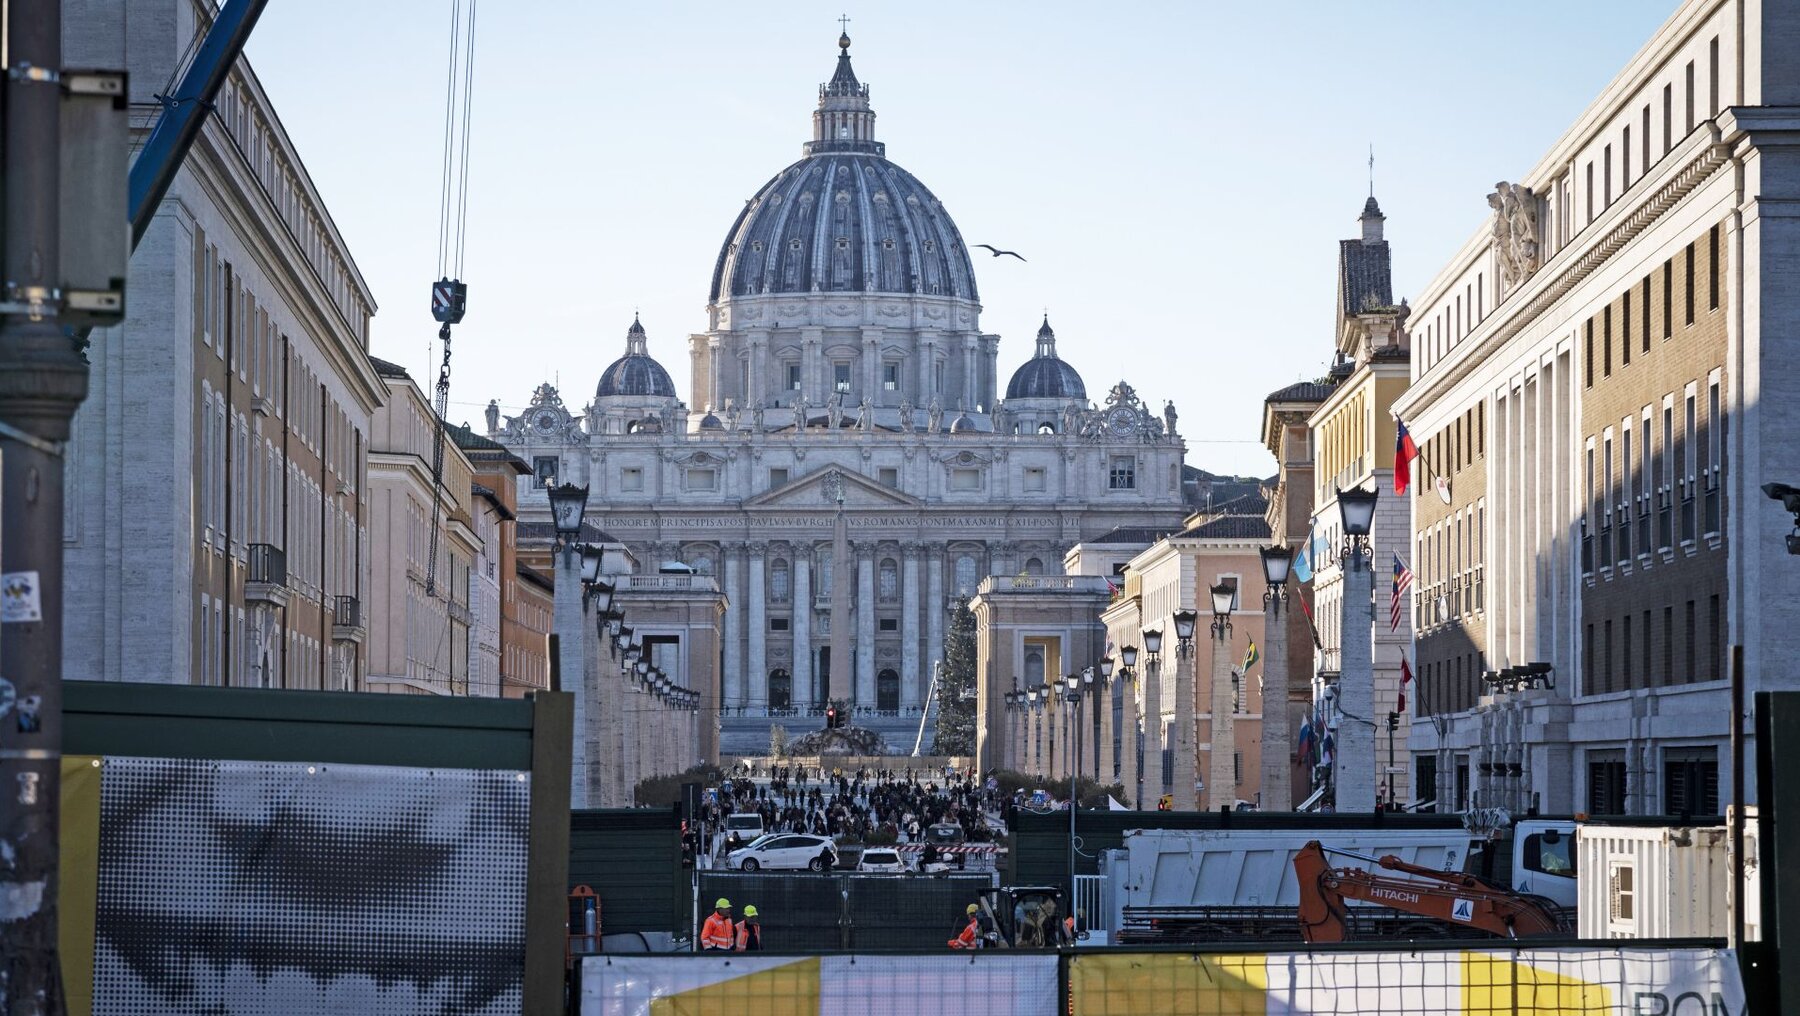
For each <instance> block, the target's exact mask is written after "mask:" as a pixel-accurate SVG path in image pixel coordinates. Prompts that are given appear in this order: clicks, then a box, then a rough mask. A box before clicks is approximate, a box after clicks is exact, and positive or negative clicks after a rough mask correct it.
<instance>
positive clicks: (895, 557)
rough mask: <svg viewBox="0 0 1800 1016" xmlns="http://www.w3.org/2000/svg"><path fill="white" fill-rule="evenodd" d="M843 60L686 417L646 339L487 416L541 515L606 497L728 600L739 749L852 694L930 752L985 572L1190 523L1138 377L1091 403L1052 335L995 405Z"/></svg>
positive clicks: (984, 364)
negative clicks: (560, 495)
mask: <svg viewBox="0 0 1800 1016" xmlns="http://www.w3.org/2000/svg"><path fill="white" fill-rule="evenodd" d="M839 45H840V53H839V56H838V64H837V68H836V72H835V73H834V75H833V76H832V79H831V80H830V82H828V83H827V84H825V85H823V86H821V90H820V97H819V108H818V110H817V111H816V112H815V114H814V118H813V119H814V131H813V139H812V140H811V141H810V142H808V143H807V144H806V145H805V147H804V154H803V157H802V158H801V159H800V160H799V161H798V162H796V163H794V164H793V165H792V166H789V167H788V168H787V169H784V170H782V171H781V173H779V174H778V175H777V176H776V177H775V178H774V179H772V180H770V181H769V182H768V183H767V184H765V185H764V186H763V188H762V189H761V190H760V191H758V192H757V193H756V194H755V195H754V196H753V197H752V198H751V199H750V201H749V202H748V203H746V205H745V206H744V209H743V211H742V212H741V213H740V214H739V215H738V218H737V221H736V222H735V223H733V225H732V226H731V228H730V230H729V232H728V234H727V237H726V240H725V243H724V245H723V246H722V248H721V250H720V252H719V258H718V262H717V267H716V269H715V272H714V276H713V279H712V285H711V291H710V295H709V298H708V302H707V307H706V319H707V330H706V331H704V332H701V333H698V334H695V335H693V336H691V337H690V338H689V340H688V352H689V357H690V362H691V364H692V367H693V370H692V387H691V389H690V392H689V400H688V401H687V402H683V401H682V400H681V399H680V397H679V396H678V395H677V393H676V391H675V388H674V385H673V382H672V381H671V379H670V378H669V376H668V373H667V371H665V370H664V369H663V368H662V366H661V365H660V364H659V363H658V362H657V361H656V360H655V359H654V357H652V356H651V353H650V337H649V334H648V330H647V329H645V328H644V327H643V325H642V324H641V323H640V322H633V323H632V325H631V327H630V329H629V330H628V331H627V335H626V348H625V355H624V356H622V357H620V358H619V359H618V360H617V361H616V362H614V363H613V364H612V365H611V366H610V367H608V368H607V369H606V370H605V371H604V372H603V373H602V374H601V378H600V381H599V384H598V386H597V388H596V390H595V395H594V399H593V401H592V402H591V403H589V404H588V405H587V406H585V407H584V408H582V409H580V410H575V409H573V408H571V407H570V406H568V405H566V404H565V403H564V400H563V396H562V394H561V393H560V392H558V391H557V390H556V389H555V388H553V387H552V386H550V385H543V386H541V387H540V388H539V389H538V390H537V392H536V393H535V395H534V396H533V398H532V400H531V403H530V405H529V406H528V407H527V408H526V409H525V411H524V412H522V413H519V414H517V415H513V416H506V417H503V416H502V414H501V413H500V411H499V409H498V406H493V407H490V410H489V414H488V428H489V436H490V437H492V438H494V439H495V440H497V441H499V442H501V443H502V444H504V445H506V447H508V448H509V449H511V450H512V451H513V452H514V453H515V454H517V455H519V456H520V458H522V459H523V460H524V461H526V462H528V463H530V464H531V465H532V469H533V475H532V477H530V478H528V479H526V480H524V481H523V482H522V483H521V489H520V505H521V508H520V511H521V515H522V517H523V518H526V519H535V520H543V519H547V517H548V515H547V504H546V501H545V497H544V486H545V484H546V483H547V482H548V481H550V480H551V478H554V479H556V480H558V481H567V482H573V483H576V484H580V485H585V486H587V487H588V489H589V508H588V518H589V519H590V520H592V521H593V523H594V524H595V526H597V527H598V528H599V529H602V530H604V531H605V532H606V533H608V534H611V537H612V538H615V539H617V540H619V541H621V542H623V543H624V544H626V545H627V546H628V547H629V548H630V550H631V553H632V556H633V557H635V558H636V559H638V560H639V561H640V562H641V563H640V568H641V569H644V570H648V571H652V572H655V571H659V570H661V569H662V568H663V567H664V566H665V565H666V564H669V563H675V564H680V565H682V566H685V567H688V568H691V569H693V570H694V572H695V573H697V574H700V575H704V576H708V577H710V578H711V579H712V580H713V581H715V582H717V583H718V584H719V587H720V589H721V591H722V593H723V595H724V597H725V600H726V602H727V603H728V604H729V606H728V607H727V608H726V610H725V613H724V616H723V619H722V622H721V630H720V632H719V636H718V637H719V640H720V654H719V665H720V668H721V670H720V674H719V677H718V681H717V687H716V689H714V690H712V691H710V692H709V694H710V695H712V696H715V697H716V698H715V699H714V700H715V701H716V703H717V708H718V710H719V715H720V723H721V727H722V730H723V734H722V735H721V736H722V737H723V738H724V740H725V742H726V751H727V752H728V753H731V752H737V751H744V752H749V753H760V752H763V751H765V750H766V749H767V745H768V727H769V725H770V722H771V718H776V717H784V716H791V715H794V714H796V713H799V714H816V713H817V712H819V711H821V710H822V708H823V706H824V705H825V703H826V702H828V701H831V700H843V701H846V702H847V703H849V704H850V706H851V708H852V709H853V710H854V712H855V714H856V715H857V722H858V723H860V724H863V725H866V726H871V727H874V728H876V729H879V730H881V731H882V732H883V733H884V736H886V737H887V739H888V743H889V747H890V748H893V749H897V748H899V747H900V746H901V745H902V744H904V745H906V746H908V747H910V744H911V740H912V732H914V731H916V728H917V725H918V722H919V716H920V713H921V711H922V710H923V709H924V708H925V706H926V701H927V695H928V692H929V689H930V683H931V673H932V666H933V664H934V662H936V661H938V660H941V659H942V657H943V640H944V630H945V626H946V621H947V607H948V605H949V603H950V602H951V600H952V598H954V597H956V596H959V595H973V594H974V593H975V592H976V589H977V586H978V584H979V583H980V581H981V580H982V578H983V577H985V576H989V575H1004V576H1012V575H1019V574H1025V575H1054V574H1056V573H1057V572H1058V571H1060V567H1061V561H1062V558H1063V554H1064V552H1065V550H1066V549H1067V548H1069V547H1070V546H1072V545H1073V544H1075V543H1077V542H1079V541H1081V540H1082V539H1084V538H1088V537H1091V536H1095V535H1098V534H1101V533H1105V532H1107V531H1109V530H1111V529H1114V528H1116V527H1119V526H1139V525H1172V524H1175V523H1178V522H1179V519H1180V518H1181V516H1182V514H1183V511H1182V507H1181V506H1182V503H1183V500H1182V465H1181V463H1182V457H1183V451H1184V448H1183V444H1182V442H1181V439H1180V437H1179V435H1178V434H1177V433H1176V432H1175V430H1174V427H1173V424H1174V422H1175V416H1174V411H1173V407H1165V409H1166V411H1165V412H1156V411H1153V410H1151V409H1150V408H1149V407H1147V406H1146V405H1145V404H1144V403H1143V402H1142V401H1141V400H1140V398H1139V397H1138V395H1137V393H1136V392H1135V390H1134V389H1133V388H1132V387H1131V386H1130V385H1129V384H1126V383H1125V382H1123V381H1121V382H1119V383H1118V384H1116V385H1113V386H1112V388H1111V390H1110V392H1109V393H1108V394H1106V395H1105V397H1104V398H1103V399H1102V400H1101V402H1102V404H1101V405H1098V406H1096V405H1095V404H1094V403H1093V402H1091V401H1090V399H1089V396H1088V392H1087V390H1086V387H1085V385H1084V383H1083V381H1082V378H1081V376H1080V375H1079V374H1078V373H1076V371H1075V370H1074V369H1073V368H1072V367H1071V366H1070V365H1069V364H1067V363H1066V362H1065V361H1063V360H1062V359H1061V358H1060V357H1059V356H1058V354H1057V351H1056V336H1055V333H1054V331H1053V330H1052V329H1051V328H1050V325H1049V322H1048V320H1046V321H1044V322H1043V324H1042V327H1041V328H1040V329H1039V332H1038V338H1037V342H1036V346H1035V349H1034V351H1033V355H1032V357H1031V358H1030V359H1029V360H1027V361H1026V362H1025V364H1024V365H1022V366H1021V367H1019V368H1018V369H1017V370H1016V371H1015V372H1014V374H1013V376H1012V377H1011V379H1010V381H1009V382H1008V384H1007V385H1006V388H1005V390H1004V397H1003V398H1002V397H1001V396H1002V392H1001V389H1000V387H999V384H998V382H999V374H998V373H997V369H998V349H999V338H998V336H996V335H994V334H992V333H989V332H984V331H982V329H981V324H980V314H981V310H982V307H981V305H980V303H979V302H978V294H977V290H976V284H975V273H974V269H973V265H972V263H971V261H970V258H969V252H968V250H967V248H966V246H965V245H964V243H963V241H962V238H961V236H960V234H959V233H958V232H957V230H956V227H955V224H954V222H953V221H952V220H951V218H950V216H949V214H948V213H947V212H946V210H945V209H944V207H943V205H942V203H941V202H939V200H938V199H937V198H936V196H934V195H933V194H932V193H931V192H930V191H929V190H928V189H926V188H925V186H924V185H923V184H922V183H920V182H919V181H918V180H917V179H916V178H914V177H912V176H911V175H910V174H907V173H906V172H905V171H904V170H902V169H900V168H899V167H898V166H896V165H895V164H894V163H892V162H890V161H889V160H888V159H887V157H886V150H885V146H883V145H882V144H881V143H880V142H878V141H875V140H874V136H873V123H874V113H873V111H872V110H871V109H870V107H869V101H868V88H867V86H866V85H863V84H861V83H860V82H858V81H857V79H856V76H855V74H854V72H853V71H852V70H851V65H850V57H849V51H848V47H849V39H848V38H842V39H840V40H839ZM840 491H841V499H840V496H839V492H840ZM840 513H841V515H842V517H843V523H844V527H845V529H846V532H847V544H848V546H847V550H846V552H845V554H844V557H843V559H842V560H839V554H838V552H836V551H834V549H833V547H834V543H835V542H836V541H835V540H834V538H833V533H834V530H835V529H836V527H837V525H838V521H839V516H840ZM840 583H842V585H841V586H840ZM840 589H841V590H842V591H843V592H844V593H845V594H847V597H848V602H847V603H845V604H843V605H842V608H841V609H842V613H841V617H842V618H843V620H842V621H840V622H839V630H837V631H833V630H831V628H832V614H833V611H832V609H831V608H832V604H833V593H834V592H836V591H838V590H840Z"/></svg>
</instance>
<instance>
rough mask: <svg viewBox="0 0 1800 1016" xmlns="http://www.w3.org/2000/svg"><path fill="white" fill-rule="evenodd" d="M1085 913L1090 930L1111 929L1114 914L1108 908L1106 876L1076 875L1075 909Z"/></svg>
mask: <svg viewBox="0 0 1800 1016" xmlns="http://www.w3.org/2000/svg"><path fill="white" fill-rule="evenodd" d="M1073 912H1074V913H1078V914H1083V915H1085V916H1086V920H1085V921H1083V924H1084V925H1085V926H1086V927H1087V929H1088V930H1089V931H1111V930H1112V928H1111V923H1112V915H1111V914H1109V913H1108V912H1107V908H1106V876H1105V875H1077V876H1075V910H1074V911H1073Z"/></svg>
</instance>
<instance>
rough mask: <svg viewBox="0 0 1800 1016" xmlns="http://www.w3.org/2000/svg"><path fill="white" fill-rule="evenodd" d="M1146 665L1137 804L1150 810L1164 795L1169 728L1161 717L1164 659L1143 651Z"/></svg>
mask: <svg viewBox="0 0 1800 1016" xmlns="http://www.w3.org/2000/svg"><path fill="white" fill-rule="evenodd" d="M1141 659H1143V660H1145V661H1147V662H1146V663H1145V664H1144V719H1143V723H1144V757H1143V758H1142V759H1141V760H1140V761H1139V764H1138V782H1139V783H1140V784H1142V797H1141V798H1140V799H1139V801H1138V807H1140V808H1142V807H1145V806H1146V805H1148V806H1149V807H1150V808H1151V809H1154V808H1155V807H1156V802H1157V800H1158V799H1159V798H1161V797H1162V750H1163V736H1164V734H1165V733H1166V732H1167V728H1166V727H1165V725H1164V724H1163V718H1162V660H1160V659H1158V658H1156V657H1154V656H1151V655H1150V654H1149V653H1145V654H1143V656H1142V657H1141Z"/></svg>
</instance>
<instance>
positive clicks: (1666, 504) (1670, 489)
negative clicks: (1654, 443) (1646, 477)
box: [1656, 399, 1675, 550]
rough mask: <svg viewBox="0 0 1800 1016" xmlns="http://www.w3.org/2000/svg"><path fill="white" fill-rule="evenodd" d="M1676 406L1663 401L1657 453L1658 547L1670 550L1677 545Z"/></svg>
mask: <svg viewBox="0 0 1800 1016" xmlns="http://www.w3.org/2000/svg"><path fill="white" fill-rule="evenodd" d="M1674 446H1675V405H1674V400H1672V399H1665V400H1664V401H1663V412H1662V447H1661V448H1659V449H1657V452H1656V475H1657V479H1658V481H1659V482H1660V484H1661V486H1660V487H1659V488H1658V489H1657V492H1656V500H1657V528H1658V530H1659V532H1658V533H1657V536H1658V538H1659V540H1660V542H1659V544H1658V546H1660V547H1662V549H1663V550H1668V549H1669V548H1671V547H1673V546H1674V545H1675V465H1674V458H1675V456H1674V454H1673V452H1674Z"/></svg>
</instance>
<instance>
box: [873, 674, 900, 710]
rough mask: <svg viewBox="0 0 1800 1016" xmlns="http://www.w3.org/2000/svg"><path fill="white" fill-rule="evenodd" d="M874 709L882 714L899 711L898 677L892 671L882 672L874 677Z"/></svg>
mask: <svg viewBox="0 0 1800 1016" xmlns="http://www.w3.org/2000/svg"><path fill="white" fill-rule="evenodd" d="M875 708H877V709H880V710H882V711H883V712H898V711H899V709H900V675H899V674H896V673H894V671H893V670H891V669H889V670H884V671H882V672H881V673H880V674H877V675H876V677H875Z"/></svg>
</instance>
